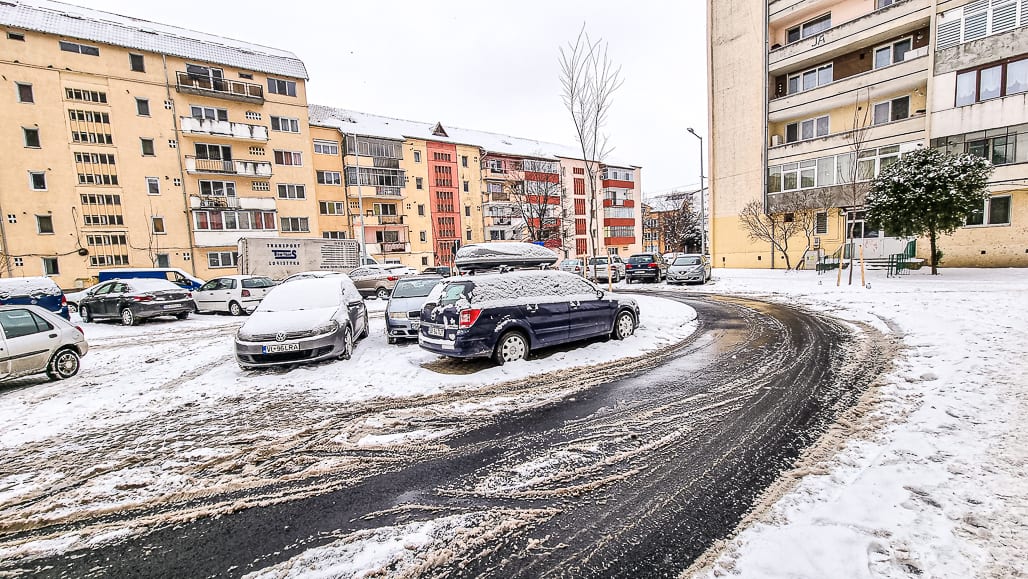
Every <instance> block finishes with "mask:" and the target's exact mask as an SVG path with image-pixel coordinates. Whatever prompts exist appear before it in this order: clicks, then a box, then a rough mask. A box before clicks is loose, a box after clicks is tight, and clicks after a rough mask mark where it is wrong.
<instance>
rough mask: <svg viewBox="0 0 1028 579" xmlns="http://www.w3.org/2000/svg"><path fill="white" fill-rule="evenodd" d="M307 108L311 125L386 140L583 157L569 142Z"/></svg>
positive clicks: (547, 156)
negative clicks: (436, 142)
mask: <svg viewBox="0 0 1028 579" xmlns="http://www.w3.org/2000/svg"><path fill="white" fill-rule="evenodd" d="M308 109H309V113H310V123H311V124H312V125H316V126H320V127H330V128H336V129H339V130H340V131H341V132H343V133H353V134H356V135H361V136H367V137H382V138H386V139H397V140H404V139H425V140H429V141H439V142H444V143H455V144H461V145H472V146H478V147H481V148H482V149H485V151H486V153H497V154H501V155H517V156H521V157H536V158H541V159H551V160H553V159H556V158H557V157H566V158H572V159H579V158H581V157H582V152H581V151H579V150H577V149H576V148H575V147H572V146H568V145H560V144H557V143H547V142H545V141H536V140H533V139H524V138H521V137H512V136H510V135H502V134H499V133H490V132H486V131H475V130H471V129H462V128H459V127H451V126H449V125H446V124H444V123H440V122H421V121H408V120H404V119H395V118H392V117H383V116H380V115H372V114H368V113H362V112H359V111H351V110H348V109H337V108H334V107H327V106H323V105H310V106H309V107H308ZM439 128H442V129H443V131H442V132H440V131H438V130H437V129H439Z"/></svg>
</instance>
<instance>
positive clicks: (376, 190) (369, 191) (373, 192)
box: [346, 185, 404, 199]
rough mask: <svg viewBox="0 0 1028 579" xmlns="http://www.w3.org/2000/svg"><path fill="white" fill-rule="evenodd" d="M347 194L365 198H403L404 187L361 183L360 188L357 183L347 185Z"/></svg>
mask: <svg viewBox="0 0 1028 579" xmlns="http://www.w3.org/2000/svg"><path fill="white" fill-rule="evenodd" d="M346 194H347V196H349V197H353V198H355V199H356V198H359V197H363V198H365V199H371V198H382V199H403V196H404V195H403V187H389V186H385V185H361V186H360V188H359V189H358V187H357V186H356V185H347V186H346Z"/></svg>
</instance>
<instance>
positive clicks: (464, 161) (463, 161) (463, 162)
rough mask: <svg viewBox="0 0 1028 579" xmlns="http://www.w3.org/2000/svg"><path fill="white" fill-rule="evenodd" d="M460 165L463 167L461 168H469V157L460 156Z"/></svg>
mask: <svg viewBox="0 0 1028 579" xmlns="http://www.w3.org/2000/svg"><path fill="white" fill-rule="evenodd" d="M460 165H461V167H467V166H468V156H467V155H461V156H460Z"/></svg>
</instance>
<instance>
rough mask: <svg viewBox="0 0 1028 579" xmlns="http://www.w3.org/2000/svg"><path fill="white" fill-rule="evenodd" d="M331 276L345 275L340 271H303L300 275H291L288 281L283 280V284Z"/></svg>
mask: <svg viewBox="0 0 1028 579" xmlns="http://www.w3.org/2000/svg"><path fill="white" fill-rule="evenodd" d="M330 275H343V274H342V273H340V272H338V271H322V270H314V271H301V272H300V273H294V274H293V275H291V276H289V277H287V278H286V279H284V280H282V283H286V282H289V281H296V280H298V279H311V278H312V277H328V276H330Z"/></svg>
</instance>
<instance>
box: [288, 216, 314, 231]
mask: <svg viewBox="0 0 1028 579" xmlns="http://www.w3.org/2000/svg"><path fill="white" fill-rule="evenodd" d="M281 221H282V231H285V232H306V231H310V230H311V228H310V225H309V224H308V219H307V218H306V217H282V218H281Z"/></svg>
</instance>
